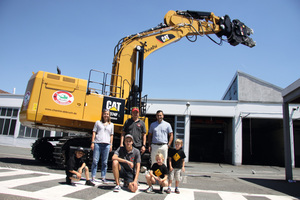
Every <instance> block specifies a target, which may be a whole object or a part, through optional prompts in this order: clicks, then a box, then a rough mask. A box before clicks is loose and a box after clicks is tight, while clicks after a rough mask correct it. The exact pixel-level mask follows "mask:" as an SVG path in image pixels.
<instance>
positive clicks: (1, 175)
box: [0, 170, 32, 177]
mask: <svg viewBox="0 0 300 200" xmlns="http://www.w3.org/2000/svg"><path fill="white" fill-rule="evenodd" d="M25 174H32V172H29V171H24V170H22V171H16V170H12V171H9V172H0V177H4V176H16V175H25Z"/></svg>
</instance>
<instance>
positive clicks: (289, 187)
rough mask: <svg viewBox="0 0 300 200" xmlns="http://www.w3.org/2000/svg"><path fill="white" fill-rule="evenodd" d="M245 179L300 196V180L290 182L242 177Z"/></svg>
mask: <svg viewBox="0 0 300 200" xmlns="http://www.w3.org/2000/svg"><path fill="white" fill-rule="evenodd" d="M241 179H242V180H244V181H248V182H250V183H254V184H256V185H259V186H262V187H265V188H269V189H272V190H275V191H278V192H281V193H284V194H287V195H290V196H293V197H296V198H299V197H300V182H293V183H289V182H288V181H285V180H271V179H255V178H241Z"/></svg>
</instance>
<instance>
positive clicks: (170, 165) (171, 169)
mask: <svg viewBox="0 0 300 200" xmlns="http://www.w3.org/2000/svg"><path fill="white" fill-rule="evenodd" d="M168 161H169V168H170V172H171V171H173V167H172V158H171V157H169V158H168Z"/></svg>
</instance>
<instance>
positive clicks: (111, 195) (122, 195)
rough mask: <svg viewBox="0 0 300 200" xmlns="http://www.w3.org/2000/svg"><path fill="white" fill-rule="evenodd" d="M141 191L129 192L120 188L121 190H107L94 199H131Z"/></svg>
mask: <svg viewBox="0 0 300 200" xmlns="http://www.w3.org/2000/svg"><path fill="white" fill-rule="evenodd" d="M140 193H141V192H140V191H137V192H136V193H133V192H129V191H125V190H120V191H119V192H114V191H111V192H107V193H105V194H103V195H101V196H99V197H97V198H95V199H93V200H98V199H109V200H120V199H122V200H125V199H131V198H133V197H134V196H135V195H138V194H140Z"/></svg>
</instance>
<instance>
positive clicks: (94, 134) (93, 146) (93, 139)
mask: <svg viewBox="0 0 300 200" xmlns="http://www.w3.org/2000/svg"><path fill="white" fill-rule="evenodd" d="M95 137H96V132H95V131H93V135H92V144H91V149H92V151H94V148H95V143H94V142H95Z"/></svg>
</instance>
